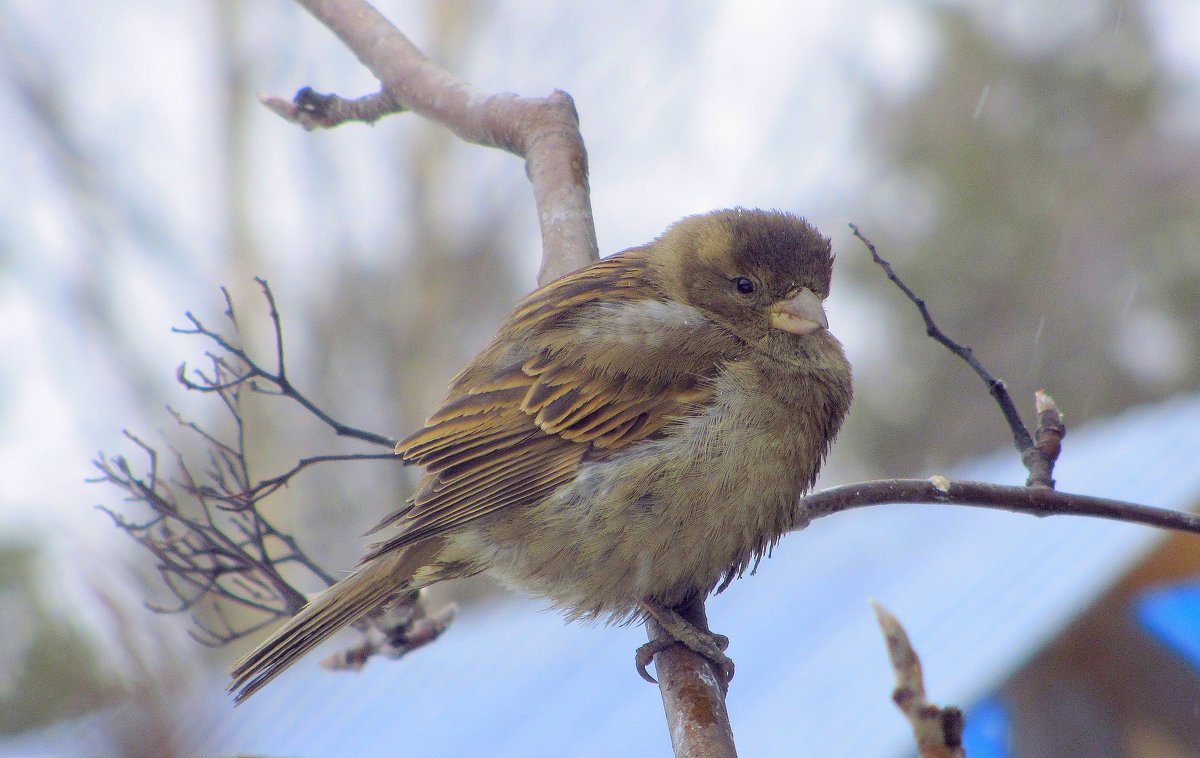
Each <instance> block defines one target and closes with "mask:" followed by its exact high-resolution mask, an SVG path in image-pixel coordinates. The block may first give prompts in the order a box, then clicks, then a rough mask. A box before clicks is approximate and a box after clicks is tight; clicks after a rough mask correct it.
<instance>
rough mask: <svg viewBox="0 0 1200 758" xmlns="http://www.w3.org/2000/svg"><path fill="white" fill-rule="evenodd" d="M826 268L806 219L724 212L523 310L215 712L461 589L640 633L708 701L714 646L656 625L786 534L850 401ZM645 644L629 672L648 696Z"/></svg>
mask: <svg viewBox="0 0 1200 758" xmlns="http://www.w3.org/2000/svg"><path fill="white" fill-rule="evenodd" d="M832 265H833V255H832V252H831V245H830V241H829V239H828V238H826V237H824V236H822V235H821V234H820V233H819V232H818V231H817V230H816V229H815V228H814V227H813V226H812V225H811V224H809V223H808V222H806V221H805V220H803V219H801V218H799V217H797V216H794V215H792V214H789V213H786V212H782V211H764V210H747V209H743V208H734V209H729V210H719V211H714V212H712V213H708V214H703V215H697V216H690V217H687V218H684V219H682V220H680V221H678V222H676V223H675V224H673V225H672V226H670V227H669V228H668V229H667V230H666V231H665V232H664V233H663V234H662V235H661V236H660V237H658V239H656V240H654V241H653V242H651V243H649V244H647V245H643V246H641V247H635V248H631V249H629V250H625V251H623V252H620V253H617V254H615V255H612V256H610V257H608V258H604V259H601V260H599V261H597V262H595V263H593V264H591V265H589V266H587V267H585V268H583V269H581V270H579V271H576V272H574V273H572V274H568V275H567V276H564V277H563V278H561V279H559V280H557V281H555V282H553V283H551V284H548V285H546V286H544V287H542V288H540V289H538V290H536V291H535V292H533V293H532V294H531V295H529V296H528V297H526V298H525V299H524V300H523V301H521V302H520V303H519V304H518V305H517V306H516V308H515V310H514V311H513V312H512V313H511V314H510V315H509V316H508V317H507V319H506V320H505V321H504V323H503V324H502V326H501V327H500V330H499V333H498V334H497V335H496V337H495V339H493V340H492V342H491V343H490V344H489V345H488V346H487V347H486V348H485V349H484V350H483V351H482V352H481V353H480V354H479V355H478V356H476V358H475V359H474V360H472V361H471V362H470V363H469V364H468V365H467V367H466V368H465V369H463V371H462V372H461V373H459V374H458V376H457V377H455V378H454V379H453V380H452V382H451V384H450V389H449V392H448V394H447V396H446V400H445V402H443V403H442V405H441V407H439V408H438V409H437V411H436V412H435V413H434V414H433V415H432V416H430V417H429V418H428V420H426V422H425V424H424V426H423V428H421V429H419V430H417V431H416V432H415V433H413V434H412V435H411V436H409V437H408V438H407V439H404V440H403V441H402V442H400V443H399V444H398V445H397V446H396V452H397V453H398V455H399V456H401V457H402V458H403V460H404V461H405V462H407V463H411V464H415V465H417V466H420V467H421V468H422V469H423V470H424V472H425V473H424V476H423V478H422V480H421V482H420V484H419V486H418V487H417V490H416V492H415V494H414V495H413V496H412V497H411V498H409V499H408V501H407V502H406V503H405V504H404V505H403V506H402V507H401V508H399V509H398V510H396V511H395V512H394V513H392V514H391V515H389V516H388V517H387V518H385V519H384V520H383V521H382V522H381V523H380V524H379V525H378V526H377V527H376V528H375V529H374V530H373V531H374V532H379V531H383V532H385V533H386V534H387V536H386V538H385V539H383V540H382V541H381V542H379V543H377V544H374V545H372V546H371V547H370V549H369V552H368V553H367V554H366V556H365V557H364V558H363V559H362V561H361V563H360V564H359V566H358V568H357V569H356V570H355V571H354V572H353V573H351V574H349V575H348V576H346V577H345V578H344V579H342V580H341V581H339V582H337V583H336V584H334V585H332V586H331V587H329V588H328V589H326V590H325V591H323V592H321V593H320V594H318V595H316V596H315V597H313V598H312V600H311V601H310V602H309V603H308V604H307V605H306V606H305V607H304V608H303V609H302V610H301V611H300V612H299V613H297V614H296V616H295V617H293V618H292V619H291V620H289V621H288V622H287V623H286V624H285V625H284V626H283V627H282V628H280V629H279V630H278V631H277V632H275V633H274V634H273V635H272V636H271V637H270V638H268V639H267V640H266V641H264V642H263V643H262V644H261V645H260V646H259V647H258V648H257V649H255V650H254V651H252V652H251V653H250V654H249V655H247V656H246V657H245V658H243V659H242V660H241V661H239V662H238V663H237V664H236V665H235V667H234V669H233V672H232V674H233V680H232V683H231V685H230V688H229V689H230V692H231V693H236V695H235V699H236V700H237V701H238V702H241V701H242V700H244V699H246V698H247V697H249V696H250V695H252V694H253V693H254V692H256V691H257V690H258V689H260V688H261V687H262V686H263V685H265V684H266V683H267V682H269V681H271V680H272V679H274V678H275V677H276V676H277V675H279V674H280V673H281V672H282V671H283V670H284V669H286V668H287V667H288V666H290V665H291V664H293V663H294V662H296V660H297V659H299V658H300V657H301V656H303V655H304V654H306V653H307V652H309V651H310V650H311V649H312V648H314V647H315V646H316V645H318V644H319V643H321V642H322V641H324V640H325V639H327V638H328V637H330V636H331V635H333V634H334V633H335V632H337V631H338V630H339V629H341V628H342V627H345V626H347V625H348V624H351V623H352V622H354V621H355V620H357V619H359V618H361V617H363V616H364V615H366V614H367V613H369V612H371V611H373V610H377V609H378V608H380V607H382V606H385V605H386V604H387V603H388V602H389V600H393V599H395V598H397V597H398V596H400V595H402V594H403V593H410V592H412V591H413V590H416V589H418V588H421V587H425V586H428V585H430V584H433V583H434V582H440V581H445V580H447V579H452V578H456V577H465V576H470V575H473V574H478V573H481V572H489V573H490V574H492V575H494V576H497V577H498V578H500V579H501V580H503V581H504V582H506V583H508V584H509V585H511V586H514V587H516V588H518V589H521V590H523V591H525V592H527V593H529V594H531V595H534V596H536V597H539V598H543V599H544V600H546V601H548V602H549V604H550V605H551V606H553V607H555V608H557V609H560V610H561V611H563V612H564V613H565V615H566V616H567V617H568V618H569V619H599V620H605V621H609V622H618V623H619V622H630V621H636V620H644V619H646V618H654V619H655V620H656V621H658V622H659V623H660V624H661V625H662V626H663V628H664V629H665V630H666V631H667V633H668V635H669V637H670V638H671V639H672V640H674V641H678V642H681V643H683V644H684V645H686V646H688V647H689V648H691V649H693V650H695V651H697V652H698V653H700V654H702V655H704V656H706V657H707V658H709V659H710V660H712V661H714V663H716V664H717V666H718V667H719V669H720V670H721V672H722V673H723V674H724V675H725V678H726V683H727V682H728V679H729V677H731V676H732V674H733V665H732V661H730V660H729V659H728V657H726V656H725V654H724V649H725V646H726V645H727V644H728V641H727V640H726V639H725V638H724V637H722V636H721V635H717V634H713V633H711V632H709V631H707V630H703V629H699V628H697V627H695V626H693V625H692V624H690V623H689V622H688V621H687V620H686V619H684V618H683V617H682V616H681V615H679V614H678V613H677V612H675V611H674V609H675V608H678V607H680V606H681V605H683V604H685V603H687V602H690V601H692V600H694V599H696V598H698V597H700V598H702V597H705V596H707V595H708V594H709V593H710V592H712V591H713V590H718V591H719V590H723V589H724V588H725V586H727V585H728V584H729V582H730V581H732V580H733V579H734V578H735V577H738V576H740V575H742V574H743V573H744V572H745V571H746V570H747V569H748V568H750V567H751V566H752V565H754V566H756V565H757V562H758V561H759V560H760V559H761V558H762V557H763V555H764V554H765V553H767V552H768V551H769V550H770V548H771V547H772V546H773V545H774V544H775V543H776V542H777V541H778V540H779V539H780V538H781V537H782V536H783V534H785V533H786V532H787V531H789V530H790V529H791V528H792V526H793V525H794V524H795V523H797V521H800V520H803V511H802V510H801V506H800V504H799V502H798V500H799V498H800V497H801V496H802V495H803V494H804V493H805V492H806V491H807V490H808V489H809V488H810V487H811V486H812V485H813V482H814V481H815V479H816V476H817V473H818V471H819V469H820V467H821V464H822V462H823V461H824V459H825V456H826V454H827V453H828V451H829V447H830V445H831V443H832V442H833V439H834V437H835V436H836V435H837V433H838V430H839V428H840V427H841V424H842V420H843V418H844V416H845V414H846V412H847V410H848V409H849V407H850V402H851V397H852V387H851V372H850V365H849V363H848V362H847V360H846V356H845V354H844V353H843V350H842V347H841V344H840V343H839V342H838V341H837V339H835V338H834V337H833V335H832V334H830V333H829V330H828V326H829V324H828V320H827V318H826V314H825V310H824V307H823V302H824V300H825V298H826V297H827V296H828V295H829V285H830V277H831V272H832ZM669 644H674V643H673V642H670V641H669ZM661 647H662V646H661V645H657V646H656V645H655V644H654V643H649V644H647V645H644V646H643V647H642V648H641V649H639V651H638V653H637V655H636V663H637V667H638V670H639V671H640V672H641V673H642V675H643V676H644V677H646V678H648V679H649V678H650V677H649V674H647V673H646V665H647V664H648V663H649V662H650V660H651V659H652V658H653V655H654V654H655V653H656V652H657V651H658V650H659V649H661ZM651 681H653V680H652V679H651Z"/></svg>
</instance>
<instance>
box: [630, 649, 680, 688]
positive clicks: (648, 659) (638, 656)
mask: <svg viewBox="0 0 1200 758" xmlns="http://www.w3.org/2000/svg"><path fill="white" fill-rule="evenodd" d="M674 644H675V640H651V641H649V642H647V643H646V644H645V645H642V646H641V647H639V648H638V649H637V652H636V653H634V656H633V660H634V665H635V666H637V672H638V674H639V675H640V676H641V677H642V678H643V679H645V680H646V681H647V682H650V683H651V684H658V680H657V679H655V678H654V677H652V676H650V672H649V671H647V670H646V667H647V666H649V665H650V664H651V663H652V662H653V661H654V656H656V655H658V654H659V653H661V652H662V651H664V650H666V649H667V648H669V647H671V646H672V645H674Z"/></svg>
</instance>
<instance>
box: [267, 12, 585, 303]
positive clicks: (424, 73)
mask: <svg viewBox="0 0 1200 758" xmlns="http://www.w3.org/2000/svg"><path fill="white" fill-rule="evenodd" d="M297 2H298V3H299V4H300V5H302V6H304V8H306V9H307V10H308V11H309V13H311V14H312V15H313V16H314V17H316V19H317V20H318V21H320V22H321V23H322V24H324V25H325V26H326V27H328V28H329V29H330V31H332V32H333V33H334V34H336V35H337V36H338V38H339V39H341V41H342V42H343V43H345V45H346V47H348V48H350V50H351V51H352V52H353V53H354V54H355V55H356V56H357V57H358V60H359V61H361V62H362V64H363V65H364V66H366V67H367V68H368V69H369V70H370V71H371V73H372V74H374V75H375V78H376V79H378V80H379V83H380V84H381V85H382V90H381V91H380V92H379V93H378V94H375V95H368V96H367V97H365V98H359V99H358V100H346V99H343V98H340V97H337V96H336V95H318V94H317V93H315V92H313V91H312V90H311V89H310V88H307V87H306V88H304V89H302V90H300V91H299V92H298V93H297V94H296V97H295V98H294V99H293V101H292V104H291V105H287V104H286V102H284V101H280V100H279V99H278V98H268V99H266V100H264V102H265V104H266V105H267V106H268V107H270V108H271V109H272V110H273V111H275V112H276V113H279V114H281V115H283V116H285V117H286V118H290V119H291V120H293V121H296V122H298V123H301V124H302V125H304V126H305V128H309V129H311V128H315V127H326V128H328V127H331V126H337V125H338V124H341V123H344V122H345V121H367V122H372V121H374V120H375V119H378V118H380V117H381V116H383V115H387V114H389V113H399V112H401V111H412V112H414V113H418V114H420V115H422V116H424V117H425V118H428V119H431V120H433V121H436V122H438V123H440V124H443V125H445V126H446V127H448V128H449V129H450V130H451V131H453V132H454V133H455V134H456V135H458V137H459V138H461V139H462V140H464V141H466V142H470V143H473V144H476V145H483V146H484V147H497V148H500V149H502V150H507V151H508V152H510V153H512V154H514V155H516V156H518V157H520V158H524V159H525V173H526V175H527V176H528V177H529V181H530V183H531V184H532V185H533V195H534V201H535V203H536V205H537V210H538V221H539V224H540V226H541V230H542V265H541V269H540V270H539V273H538V283H539V284H548V283H550V282H552V281H554V280H555V279H558V278H559V277H561V276H563V275H564V274H568V273H570V272H572V271H574V270H576V269H578V268H582V267H583V266H586V265H587V264H588V263H591V262H592V261H594V260H596V259H597V258H598V257H599V250H598V247H597V244H596V230H595V225H594V223H593V221H592V206H591V198H590V194H589V192H590V191H589V189H588V161H587V150H586V149H585V148H584V144H583V136H582V135H581V134H580V132H579V114H578V113H577V112H576V111H575V103H574V102H573V101H572V100H571V96H570V95H568V94H567V93H565V92H562V91H559V90H556V91H554V92H552V93H551V94H550V95H549V96H548V97H544V98H531V97H519V96H517V95H513V94H507V93H505V94H491V93H487V92H484V91H482V90H479V89H477V88H475V87H473V86H471V85H470V84H467V83H466V82H464V81H462V80H461V79H459V78H457V77H455V76H453V75H452V74H450V73H449V72H448V71H446V70H445V69H443V68H441V67H440V66H438V65H437V64H435V63H434V62H433V61H431V60H429V59H428V58H426V57H425V55H424V54H423V53H422V52H421V51H420V50H418V49H417V47H416V46H415V45H414V44H413V43H412V42H411V41H409V39H408V38H407V37H406V36H404V34H403V33H401V31H400V30H399V29H397V28H396V27H395V26H393V25H392V23H391V22H390V21H388V20H387V19H386V18H385V17H384V16H383V15H382V14H381V13H379V11H377V10H376V9H375V8H374V7H372V6H371V4H370V3H367V2H364V0H297Z"/></svg>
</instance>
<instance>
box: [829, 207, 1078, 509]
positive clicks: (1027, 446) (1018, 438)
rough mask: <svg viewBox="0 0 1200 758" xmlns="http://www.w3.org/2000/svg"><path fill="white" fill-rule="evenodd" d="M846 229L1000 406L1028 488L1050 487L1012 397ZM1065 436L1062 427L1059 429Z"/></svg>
mask: <svg viewBox="0 0 1200 758" xmlns="http://www.w3.org/2000/svg"><path fill="white" fill-rule="evenodd" d="M850 229H851V230H853V232H854V236H855V237H858V238H859V239H860V240H862V243H863V244H864V245H866V246H867V250H869V251H870V252H871V259H872V260H874V261H875V263H877V264H879V266H880V267H881V268H883V270H884V273H886V274H887V278H888V279H890V280H891V281H892V283H893V284H895V285H896V286H897V287H899V288H900V291H901V292H903V293H904V295H905V297H907V298H908V299H909V300H911V301H912V303H913V305H915V306H917V310H918V311H920V313H921V318H922V319H923V320H924V321H925V333H926V334H928V335H929V336H930V337H931V338H933V339H934V340H935V341H937V342H938V343H940V344H941V345H943V346H944V347H945V348H946V349H947V350H949V351H950V352H952V353H954V354H955V355H957V356H958V357H959V358H962V359H963V360H964V361H966V363H967V365H968V366H970V367H971V368H972V369H973V370H974V371H975V373H976V374H978V375H979V378H980V379H982V380H983V382H984V384H986V385H987V388H988V392H990V393H991V395H992V397H993V398H994V399H995V400H996V403H997V404H998V405H999V406H1000V412H1001V413H1003V414H1004V420H1005V421H1006V422H1008V428H1009V429H1010V430H1011V431H1012V435H1013V444H1015V445H1016V447H1017V452H1019V453H1020V454H1021V461H1022V462H1023V463H1024V464H1025V468H1026V469H1028V470H1029V481H1028V482H1027V484H1028V485H1029V486H1036V487H1050V488H1053V487H1054V479H1053V477H1052V476H1051V475H1052V474H1053V472H1054V461H1052V460H1049V459H1048V458H1047V457H1046V456H1045V455H1043V453H1042V452H1041V450H1039V449H1038V447H1037V446H1036V445H1034V442H1033V437H1032V436H1031V435H1030V434H1029V429H1028V428H1026V426H1025V423H1024V422H1023V421H1021V414H1020V413H1018V412H1017V408H1016V406H1015V405H1014V404H1013V401H1012V397H1011V396H1010V395H1009V394H1008V388H1007V387H1005V386H1004V382H1003V381H1001V380H1000V379H997V378H996V377H994V376H992V375H991V374H990V373H989V372H988V370H987V369H986V368H984V366H983V364H982V363H980V362H979V359H977V358H976V357H975V354H974V353H973V352H972V350H971V348H969V347H966V346H964V345H960V344H959V343H957V342H955V341H954V340H952V339H950V338H949V337H948V336H946V333H945V332H943V331H942V330H941V328H939V327H938V325H937V323H935V322H934V320H933V316H932V315H930V313H929V308H928V307H927V306H926V305H925V301H924V300H923V299H922V298H920V297H918V296H917V293H915V292H913V291H912V289H910V288H909V286H908V285H907V284H905V283H904V281H903V280H902V279H900V277H899V276H898V275H897V274H896V272H895V271H894V270H892V264H890V263H888V262H887V261H886V260H884V259H883V258H882V257H881V256H880V255H879V251H878V250H876V249H875V243H873V242H871V240H869V239H867V238H866V237H865V236H864V235H863V233H862V232H861V231H859V229H858V225H856V224H850ZM1063 431H1064V433H1065V427H1064V429H1063Z"/></svg>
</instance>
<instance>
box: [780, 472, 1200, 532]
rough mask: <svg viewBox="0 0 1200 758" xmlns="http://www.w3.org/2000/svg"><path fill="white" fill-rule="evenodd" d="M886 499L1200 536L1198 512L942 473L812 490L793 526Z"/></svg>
mask: <svg viewBox="0 0 1200 758" xmlns="http://www.w3.org/2000/svg"><path fill="white" fill-rule="evenodd" d="M887 503H912V504H923V503H928V504H941V505H968V506H974V507H978V508H992V509H996V510H1002V511H1012V512H1014V513H1027V514H1029V515H1031V516H1067V515H1069V516H1092V517H1095V518H1104V519H1112V520H1113V521H1124V522H1126V523H1130V524H1142V525H1144V526H1153V527H1157V528H1159V529H1170V530H1172V531H1177V532H1190V533H1192V534H1200V514H1195V513H1188V512H1186V511H1172V510H1168V509H1166V508H1154V507H1152V506H1149V505H1139V504H1137V503H1130V502H1126V501H1124V500H1110V499H1108V498H1103V497H1092V496H1090V495H1075V494H1072V493H1068V492H1059V491H1057V490H1052V489H1047V488H1045V487H1013V486H1005V485H1002V484H989V483H986V482H970V481H954V480H950V479H946V478H945V477H941V476H936V477H931V478H929V479H880V480H877V481H871V482H858V483H855V484H846V485H842V486H841V487H831V488H829V489H826V490H821V491H819V492H814V493H812V494H810V495H807V496H806V497H803V498H801V499H800V505H801V512H802V514H803V518H804V519H805V520H803V521H801V522H798V523H797V524H795V526H793V530H798V529H803V528H804V527H805V526H807V525H808V522H809V521H811V520H812V519H817V518H821V517H822V516H828V515H831V514H834V513H840V512H841V511H847V510H850V509H852V508H863V507H865V506H868V505H884V504H887Z"/></svg>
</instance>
